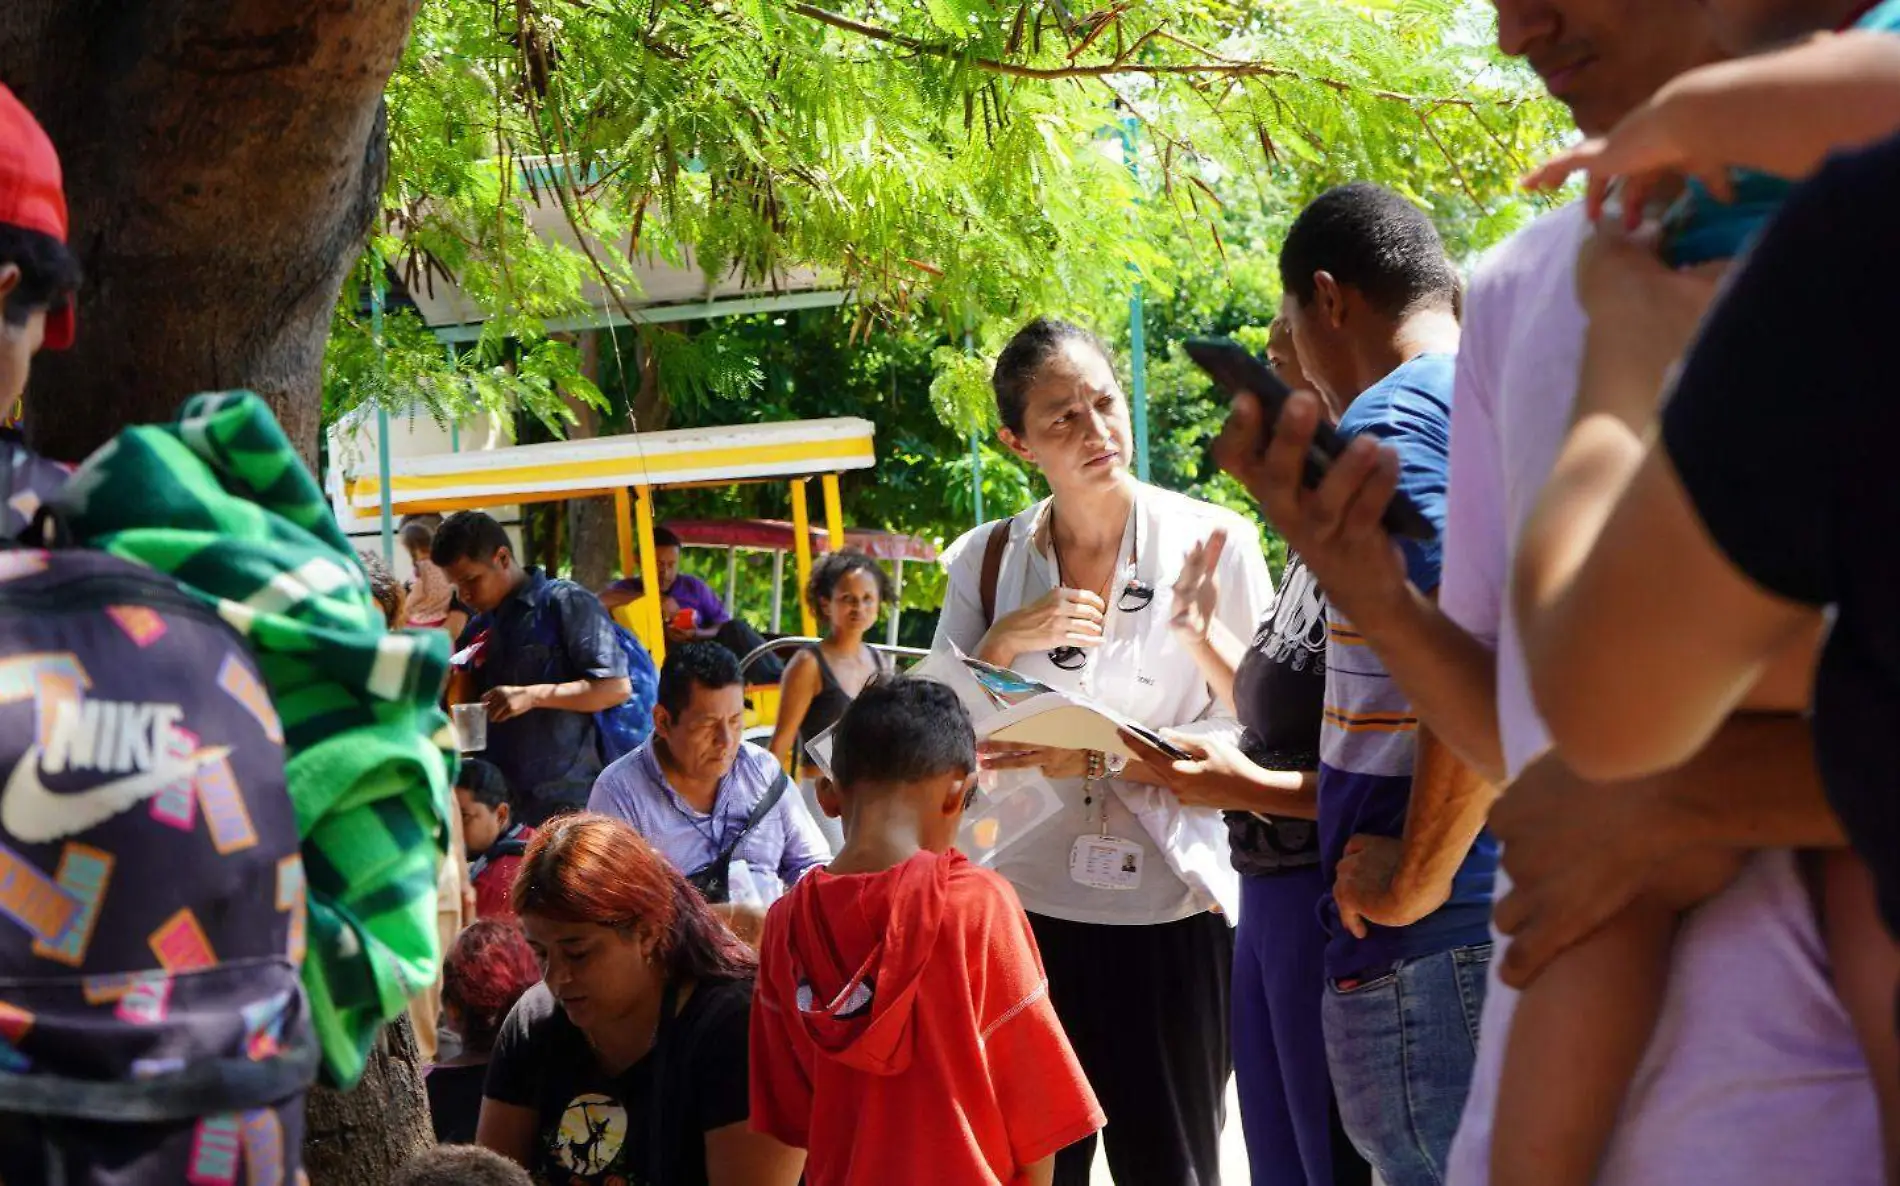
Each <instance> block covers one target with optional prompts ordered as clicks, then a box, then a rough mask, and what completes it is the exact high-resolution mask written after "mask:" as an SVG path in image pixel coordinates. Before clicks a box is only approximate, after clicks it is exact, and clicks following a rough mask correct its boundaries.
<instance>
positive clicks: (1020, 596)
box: [935, 485, 1273, 925]
mask: <svg viewBox="0 0 1900 1186" xmlns="http://www.w3.org/2000/svg"><path fill="white" fill-rule="evenodd" d="M1048 508H1049V503H1048V502H1047V500H1045V501H1043V502H1041V503H1038V504H1037V505H1035V506H1034V507H1031V508H1030V509H1029V510H1027V511H1024V512H1023V513H1022V514H1020V515H1017V516H1016V517H1015V519H1014V521H1013V522H1012V525H1011V544H1010V547H1009V550H1008V551H1007V552H1006V553H1005V554H1004V558H1003V565H1002V570H1001V571H1000V572H999V573H998V574H997V582H996V607H995V608H996V617H997V618H999V619H1000V618H1002V617H1003V616H1004V615H1006V614H1009V613H1012V612H1013V611H1015V610H1016V609H1018V608H1020V607H1022V606H1025V605H1028V604H1030V603H1031V602H1034V601H1036V600H1037V599H1038V598H1040V597H1042V596H1043V595H1044V594H1045V593H1047V592H1048V591H1049V590H1050V589H1052V588H1054V587H1055V586H1056V583H1057V581H1056V563H1055V557H1054V555H1053V554H1052V553H1051V551H1050V550H1049V547H1048V532H1047V530H1046V523H1047V512H1048ZM1128 520H1129V521H1128V527H1127V529H1126V530H1125V531H1124V533H1123V540H1122V555H1123V557H1124V559H1123V561H1122V562H1121V563H1119V564H1117V566H1116V578H1115V586H1114V587H1113V588H1111V590H1110V594H1111V596H1110V597H1109V611H1108V621H1107V624H1106V627H1105V636H1104V641H1103V643H1102V645H1101V646H1099V647H1097V648H1095V649H1094V650H1092V651H1090V652H1089V653H1088V661H1087V663H1086V664H1084V665H1083V666H1082V667H1081V668H1080V669H1079V670H1075V671H1067V670H1063V669H1062V668H1059V667H1057V666H1056V665H1055V664H1054V663H1052V662H1050V661H1049V657H1048V655H1047V654H1046V653H1045V652H1043V651H1033V652H1030V653H1028V654H1025V655H1021V656H1018V657H1017V659H1016V661H1015V663H1014V667H1015V669H1016V670H1017V671H1020V672H1021V673H1022V674H1024V675H1027V676H1030V677H1032V678H1034V679H1038V680H1041V681H1042V682H1043V683H1045V684H1047V685H1049V686H1050V687H1052V688H1057V689H1060V690H1062V691H1076V692H1080V693H1081V694H1082V695H1084V696H1088V697H1089V698H1091V699H1094V700H1097V701H1100V702H1101V703H1103V704H1106V705H1107V706H1109V707H1110V708H1113V709H1115V710H1116V711H1117V712H1120V713H1122V714H1123V715H1124V716H1127V717H1130V718H1132V719H1134V720H1137V721H1140V722H1141V723H1143V724H1145V725H1147V726H1148V727H1150V728H1153V729H1176V728H1178V729H1180V730H1181V731H1182V732H1185V733H1216V734H1224V735H1227V736H1229V737H1238V736H1239V732H1240V725H1239V722H1238V721H1236V720H1235V719H1234V717H1233V715H1232V714H1231V713H1230V712H1229V711H1228V710H1227V709H1226V708H1224V707H1222V706H1220V705H1219V704H1218V702H1217V700H1216V698H1215V696H1214V693H1213V691H1212V690H1211V689H1210V688H1209V687H1208V686H1207V680H1206V679H1205V677H1203V676H1202V675H1201V672H1200V669H1199V668H1198V667H1196V666H1195V663H1194V659H1193V656H1192V655H1191V654H1189V652H1188V651H1187V649H1186V648H1185V647H1183V646H1181V645H1180V644H1179V643H1178V642H1176V641H1175V639H1174V636H1173V634H1172V632H1171V631H1170V630H1169V627H1168V621H1169V619H1170V618H1172V617H1173V616H1174V608H1173V595H1172V593H1171V589H1172V587H1173V585H1174V582H1175V580H1176V578H1177V577H1179V575H1180V572H1181V562H1182V561H1183V560H1184V559H1186V557H1187V554H1188V551H1189V550H1190V549H1191V548H1193V546H1194V545H1195V544H1197V543H1202V542H1205V541H1206V540H1207V538H1208V537H1209V536H1210V535H1211V534H1212V533H1213V531H1214V529H1215V528H1217V527H1221V528H1225V529H1226V530H1227V550H1226V552H1225V553H1224V554H1223V555H1222V557H1221V564H1220V569H1219V580H1220V590H1221V594H1220V604H1219V606H1218V607H1217V610H1216V613H1217V615H1218V616H1219V618H1220V620H1221V621H1222V622H1223V623H1225V624H1226V626H1227V628H1228V629H1229V630H1231V631H1233V634H1234V637H1236V638H1252V637H1253V632H1254V628H1255V627H1256V626H1257V625H1258V624H1259V622H1260V620H1261V619H1262V618H1263V617H1265V616H1266V614H1267V611H1268V610H1269V609H1270V608H1271V607H1272V605H1273V579H1272V577H1271V576H1269V575H1268V572H1267V561H1266V557H1265V556H1264V555H1263V554H1262V553H1261V551H1260V534H1259V527H1258V526H1257V525H1256V524H1254V523H1251V522H1249V521H1248V520H1246V519H1244V518H1242V517H1241V516H1239V515H1236V514H1234V513H1233V512H1232V511H1228V510H1223V509H1221V508H1220V507H1217V506H1213V505H1211V504H1209V503H1204V502H1198V501H1196V500H1194V499H1191V498H1188V497H1185V496H1184V495H1180V494H1175V493H1172V492H1170V491H1167V490H1162V489H1160V488H1158V487H1155V486H1148V485H1141V486H1138V487H1137V488H1136V495H1135V510H1134V513H1133V514H1131V515H1130V516H1129V517H1128ZM991 530H992V526H991V525H990V524H985V525H983V526H982V527H979V528H977V529H976V530H974V531H971V532H968V533H966V534H965V535H964V536H963V537H962V538H961V539H959V540H957V541H956V542H955V543H954V544H951V545H950V547H949V548H948V549H947V550H946V551H945V552H944V556H943V565H944V568H945V570H946V571H947V572H948V574H949V582H948V584H949V588H948V591H947V592H946V593H945V596H944V605H943V615H942V617H941V618H939V619H938V622H937V640H936V644H935V649H937V650H939V651H943V650H946V649H947V644H948V643H952V642H954V643H955V644H956V645H957V646H958V647H959V648H961V649H962V650H963V651H964V652H965V653H973V652H974V651H975V650H976V647H977V644H978V643H979V642H980V641H981V640H982V638H983V635H984V634H985V633H986V632H987V631H988V626H987V625H986V624H985V623H984V621H983V601H982V590H981V585H982V569H983V551H984V548H985V546H986V545H987V544H988V543H989V537H990V532H991ZM1131 552H1132V553H1133V554H1135V555H1136V557H1137V575H1138V576H1139V577H1140V579H1141V580H1142V581H1144V582H1146V583H1147V584H1148V585H1149V586H1151V587H1152V588H1153V589H1154V590H1155V596H1154V600H1153V601H1152V602H1151V603H1149V604H1148V605H1147V606H1146V607H1145V608H1142V609H1138V610H1132V611H1123V610H1121V609H1119V608H1118V607H1117V603H1118V602H1119V600H1120V594H1121V591H1122V586H1123V584H1124V581H1123V577H1122V570H1123V566H1124V565H1125V564H1126V557H1127V556H1128V555H1130V554H1131ZM1052 785H1053V786H1054V788H1055V791H1056V793H1057V795H1059V796H1060V798H1061V800H1062V810H1061V811H1060V812H1058V813H1057V814H1056V815H1055V816H1053V817H1052V818H1050V819H1049V820H1048V821H1047V822H1046V823H1044V824H1042V825H1040V826H1039V827H1038V828H1037V829H1036V830H1035V831H1034V832H1032V833H1030V834H1029V835H1028V836H1025V837H1024V838H1022V839H1021V840H1020V841H1017V842H1016V843H1014V844H1012V845H1011V846H1010V847H1009V848H1007V849H1005V850H1004V851H1003V852H1002V853H1001V854H1000V855H999V856H998V858H997V861H996V865H995V869H996V871H997V872H998V873H1001V874H1002V875H1003V876H1004V877H1006V878H1008V879H1009V881H1010V883H1011V884H1012V885H1014V886H1015V888H1016V894H1017V896H1018V897H1020V898H1021V899H1022V903H1023V909H1025V910H1028V911H1029V912H1031V913H1032V914H1042V915H1047V916H1048V917H1051V918H1059V919H1064V920H1066V921H1069V922H1089V923H1111V924H1128V925H1135V924H1150V923H1165V922H1176V921H1179V920H1180V919H1183V918H1187V917H1189V916H1191V915H1194V914H1198V913H1200V912H1201V911H1203V910H1206V909H1207V908H1208V907H1210V906H1212V905H1216V904H1218V905H1219V906H1220V907H1221V908H1222V909H1223V910H1225V911H1226V912H1227V916H1228V918H1229V919H1230V920H1231V919H1233V918H1235V917H1237V912H1238V910H1239V899H1240V882H1239V877H1238V875H1237V874H1236V873H1235V872H1234V870H1233V865H1232V863H1231V862H1230V860H1229V856H1228V851H1227V828H1226V824H1225V822H1224V821H1223V820H1222V817H1221V813H1220V812H1218V811H1215V810H1212V809H1209V808H1191V807H1183V806H1182V805H1181V803H1180V801H1179V800H1178V799H1176V798H1175V797H1174V796H1173V795H1172V794H1170V793H1169V792H1167V791H1163V790H1159V789H1157V788H1154V787H1147V786H1142V785H1139V784H1136V783H1126V782H1119V781H1111V782H1109V783H1107V784H1106V787H1107V788H1108V789H1109V790H1110V792H1111V793H1110V794H1108V795H1107V796H1106V810H1107V812H1108V830H1109V832H1110V833H1111V834H1112V835H1114V836H1116V837H1119V838H1120V839H1123V840H1127V841H1129V842H1131V843H1133V844H1135V845H1137V846H1139V847H1140V848H1141V850H1142V860H1141V867H1142V875H1141V884H1140V886H1139V887H1138V888H1136V889H1133V890H1104V889H1091V888H1089V887H1087V886H1083V885H1080V884H1078V883H1077V882H1075V881H1074V880H1073V879H1072V878H1071V877H1070V876H1069V851H1070V848H1071V847H1072V846H1073V845H1074V843H1075V841H1076V838H1077V837H1079V836H1082V835H1084V834H1085V833H1099V832H1100V831H1101V829H1102V824H1101V816H1100V814H1099V813H1100V812H1101V811H1102V810H1103V808H1104V801H1103V800H1102V799H1100V798H1098V799H1097V801H1096V802H1095V804H1093V805H1092V806H1091V807H1090V808H1088V809H1087V810H1086V811H1085V809H1084V806H1083V783H1082V780H1081V779H1064V780H1060V781H1056V782H1054V783H1053V784H1052Z"/></svg>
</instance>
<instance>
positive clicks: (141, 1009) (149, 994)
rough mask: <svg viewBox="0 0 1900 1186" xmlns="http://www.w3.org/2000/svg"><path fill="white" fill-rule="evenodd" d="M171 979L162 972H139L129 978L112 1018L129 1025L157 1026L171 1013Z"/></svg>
mask: <svg viewBox="0 0 1900 1186" xmlns="http://www.w3.org/2000/svg"><path fill="white" fill-rule="evenodd" d="M171 999H172V978H171V977H170V976H167V975H166V974H165V973H163V972H140V973H139V974H137V975H136V976H133V977H131V983H130V985H128V987H127V988H126V991H125V995H123V996H121V997H120V998H119V1006H118V1008H116V1009H114V1010H113V1016H115V1017H117V1018H118V1019H119V1020H120V1021H123V1022H126V1023H127V1024H129V1025H157V1024H158V1023H159V1022H161V1021H164V1020H165V1018H166V1016H167V1015H169V1014H170V1012H171Z"/></svg>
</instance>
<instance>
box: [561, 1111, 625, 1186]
mask: <svg viewBox="0 0 1900 1186" xmlns="http://www.w3.org/2000/svg"><path fill="white" fill-rule="evenodd" d="M626 1147H627V1109H626V1108H624V1107H622V1106H621V1103H620V1101H619V1100H616V1099H614V1098H612V1097H610V1096H605V1095H577V1096H575V1097H574V1098H573V1099H572V1100H570V1101H569V1102H568V1105H567V1110H566V1111H565V1112H563V1113H562V1114H561V1124H560V1127H558V1128H556V1129H555V1130H554V1131H553V1132H552V1133H550V1134H549V1137H548V1153H549V1160H551V1161H552V1162H553V1163H554V1164H555V1165H558V1166H560V1167H561V1168H562V1169H565V1170H567V1171H568V1172H569V1173H573V1174H581V1175H587V1176H590V1177H591V1176H596V1175H600V1174H605V1173H608V1172H609V1171H612V1172H615V1173H618V1174H621V1175H622V1176H623V1177H624V1176H625V1174H626V1169H625V1167H624V1166H623V1165H621V1154H622V1152H624V1151H625V1149H626ZM628 1180H629V1181H631V1179H628Z"/></svg>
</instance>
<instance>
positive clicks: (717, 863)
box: [686, 770, 792, 906]
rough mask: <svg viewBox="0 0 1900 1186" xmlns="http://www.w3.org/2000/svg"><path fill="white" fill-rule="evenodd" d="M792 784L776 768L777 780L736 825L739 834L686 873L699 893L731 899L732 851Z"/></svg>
mask: <svg viewBox="0 0 1900 1186" xmlns="http://www.w3.org/2000/svg"><path fill="white" fill-rule="evenodd" d="M791 785H792V780H791V779H790V778H789V777H788V776H787V775H786V774H785V772H784V771H783V770H781V771H779V776H778V781H777V782H775V783H773V784H772V789H771V790H769V791H767V792H765V795H764V797H763V798H761V799H760V800H759V804H758V806H757V807H754V808H753V809H752V814H751V815H748V816H746V818H745V825H744V826H743V827H741V828H740V829H739V831H738V834H737V835H735V836H733V837H732V839H730V840H728V841H727V842H726V847H725V848H724V849H723V850H722V851H721V852H720V853H719V855H718V856H716V857H714V858H713V859H712V861H711V863H709V864H707V865H704V866H702V867H700V868H698V869H695V870H694V871H693V872H691V873H688V874H687V875H686V880H687V881H688V882H690V883H692V886H693V888H694V889H696V890H698V891H699V893H700V896H701V897H703V898H705V899H706V900H707V901H708V902H711V903H712V904H713V905H715V906H717V905H720V904H721V903H724V902H729V901H731V900H732V886H731V885H730V883H729V882H730V878H731V870H732V854H733V853H736V852H738V851H739V846H740V845H741V844H744V843H745V838H746V837H747V836H750V835H751V834H752V829H754V828H756V827H758V826H759V824H760V823H761V822H762V821H763V820H764V819H765V817H766V816H768V815H770V814H771V813H772V809H773V808H774V807H777V806H778V801H779V800H780V799H782V798H784V797H785V792H786V791H788V790H790V789H791Z"/></svg>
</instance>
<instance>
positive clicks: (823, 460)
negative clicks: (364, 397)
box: [343, 417, 877, 707]
mask: <svg viewBox="0 0 1900 1186" xmlns="http://www.w3.org/2000/svg"><path fill="white" fill-rule="evenodd" d="M873 433H874V430H873V427H872V425H871V422H870V421H868V420H861V419H858V418H856V417H838V418H835V419H830V420H794V421H785V422H780V423H773V424H735V425H730V426H725V427H719V428H688V429H680V430H675V431H670V432H641V433H625V434H622V435H620V436H611V437H597V438H595V439H593V440H585V441H554V442H551V443H548V444H541V445H515V446H511V447H507V448H500V449H485V450H481V451H479V452H469V453H439V454H433V455H429V456H423V457H397V458H392V459H391V460H390V474H389V487H390V509H391V511H392V512H393V513H394V514H397V515H410V514H426V513H430V512H435V513H439V514H446V513H448V512H451V511H460V510H472V509H479V508H482V507H494V506H516V505H522V504H526V503H535V502H554V501H560V500H564V499H569V498H596V497H605V496H609V495H611V496H612V497H613V500H614V512H615V519H616V526H617V529H618V536H619V545H620V570H621V572H623V573H631V572H633V571H634V569H635V567H636V566H635V564H634V560H635V558H636V556H637V557H638V560H639V564H638V566H637V567H638V568H639V570H640V571H641V572H642V573H652V572H654V571H655V570H656V564H655V561H654V547H653V524H654V512H653V495H654V493H655V492H657V491H660V490H665V489H667V488H669V487H670V488H680V487H686V486H724V485H730V484H733V483H739V482H786V483H788V484H789V485H790V487H791V503H792V520H793V522H794V523H795V524H796V526H797V528H798V530H797V532H796V535H797V539H798V548H797V554H798V587H799V588H801V589H802V588H804V587H805V585H806V584H807V583H808V582H809V581H810V579H811V564H812V556H811V542H810V536H809V525H810V510H809V507H808V506H807V505H806V486H807V483H808V482H809V481H810V479H812V478H814V477H817V478H819V479H821V482H820V485H821V488H822V490H823V494H824V514H825V525H826V528H827V533H828V535H829V536H830V543H831V546H832V547H833V548H834V549H835V548H841V547H843V546H844V509H843V506H842V505H841V503H840V501H839V493H838V475H839V474H840V473H842V472H844V471H846V470H856V469H870V468H871V467H872V466H874V465H875V464H876V463H877V454H876V451H875V449H874V447H873ZM343 494H344V502H345V504H346V505H347V508H348V510H349V511H350V512H353V513H355V514H358V515H374V514H376V513H378V511H379V508H380V506H381V503H382V489H381V482H380V481H379V479H378V478H377V475H376V474H375V473H374V472H373V471H372V472H369V473H365V474H352V475H349V476H346V477H345V478H344V479H343ZM801 601H802V599H801ZM618 616H619V618H620V621H621V622H622V624H624V625H626V626H627V627H628V628H629V629H631V630H632V631H633V632H634V633H635V634H636V635H637V636H638V637H639V639H640V641H641V642H642V643H643V644H644V645H645V646H646V648H647V650H648V651H650V652H652V655H653V660H654V662H656V663H659V662H664V661H665V658H666V630H665V626H664V623H663V622H662V620H661V618H662V613H661V609H660V591H659V588H658V586H657V582H654V581H651V580H649V581H647V582H646V587H645V591H644V594H643V596H642V597H641V598H640V600H638V601H636V602H633V603H631V604H629V605H627V606H623V607H621V609H620V611H618ZM804 625H805V633H806V634H807V635H812V634H816V633H817V629H816V627H817V623H816V622H815V621H814V620H813V619H812V616H811V611H810V610H809V608H807V609H806V610H805V620H804ZM774 707H776V705H774Z"/></svg>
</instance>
